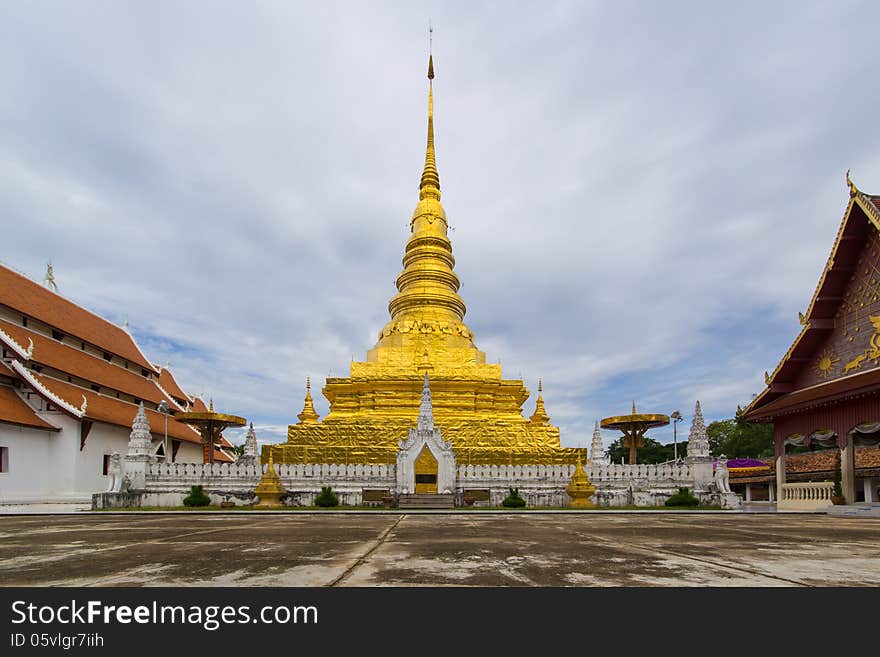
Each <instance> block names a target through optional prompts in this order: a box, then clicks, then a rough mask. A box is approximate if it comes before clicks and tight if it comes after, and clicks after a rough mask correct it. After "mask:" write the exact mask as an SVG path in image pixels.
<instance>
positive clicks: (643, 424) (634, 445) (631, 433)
mask: <svg viewBox="0 0 880 657" xmlns="http://www.w3.org/2000/svg"><path fill="white" fill-rule="evenodd" d="M599 424H600V426H601V427H602V428H603V429H616V430H618V431H621V432H623V446H624V447H629V462H630V463H631V464H634V463H636V458H637V454H638V449H639V447H644V446H645V433H647V431H648V429H653V428H654V427H665V426H666V425H667V424H669V416H668V415H662V414H660V413H636V403H635V402H633V408H632V413H630V414H629V415H612V416H611V417H606V418H605V419H604V420H602V421H601V422H600V423H599Z"/></svg>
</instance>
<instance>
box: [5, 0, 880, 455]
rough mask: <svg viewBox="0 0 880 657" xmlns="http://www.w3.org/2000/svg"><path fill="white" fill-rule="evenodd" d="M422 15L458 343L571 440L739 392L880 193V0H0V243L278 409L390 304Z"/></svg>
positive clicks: (240, 395)
mask: <svg viewBox="0 0 880 657" xmlns="http://www.w3.org/2000/svg"><path fill="white" fill-rule="evenodd" d="M429 18H430V20H431V21H432V22H433V25H434V27H435V31H434V57H435V64H436V72H437V78H436V80H435V113H436V135H437V149H438V151H437V162H438V168H439V170H440V177H441V182H442V187H443V194H444V196H443V202H444V205H445V207H446V210H447V213H448V215H449V218H450V223H451V225H452V226H453V227H454V229H455V230H454V232H452V233H451V237H452V240H453V248H454V252H455V256H456V259H457V265H456V271H457V273H458V275H459V276H460V278H461V280H462V283H463V284H462V289H461V295H462V297H463V298H464V300H465V302H466V303H467V304H468V315H467V318H466V321H467V322H468V324H469V326H470V327H471V329H472V330H473V331H474V333H475V336H476V342H477V345H478V346H479V347H480V348H481V349H483V350H484V351H485V352H486V353H487V358H488V359H489V360H490V361H492V362H495V361H497V360H498V359H500V360H501V363H502V366H503V368H504V375H505V377H508V378H524V379H525V381H526V384H527V386H528V387H529V388H530V389H531V390H533V391H534V390H536V388H537V380H538V378H543V380H544V389H545V395H544V396H545V399H546V402H547V409H548V411H549V413H550V415H551V416H552V418H553V420H554V422H555V423H557V424H558V425H559V426H560V427H561V429H562V436H563V444H565V445H588V444H589V440H590V435H591V432H592V426H593V422H594V421H595V420H596V419H597V418H601V417H605V416H607V415H613V414H619V413H623V412H627V411H628V410H629V408H630V405H631V402H632V400H633V399H635V400H636V403H637V404H638V406H639V408H642V409H644V410H646V411H651V412H665V413H670V412H671V411H673V410H675V409H680V410H681V411H682V413H683V414H684V415H685V418H686V421H685V422H684V423H683V424H682V425H679V433H680V434H681V433H684V434H685V435H686V433H687V430H688V425H689V421H690V419H691V414H692V412H693V404H694V400H695V399H700V400H701V401H702V402H703V409H704V412H705V415H706V416H707V421H711V420H712V419H720V418H726V417H731V416H732V415H733V413H734V411H735V409H736V406H737V404H745V403H746V402H748V401H749V399H750V398H751V395H752V394H753V393H757V392H759V391H760V390H761V389H762V388H763V372H764V370H772V369H773V367H774V366H775V365H776V363H777V362H778V360H779V358H780V357H781V356H782V354H783V353H784V352H785V350H786V349H787V348H788V346H789V344H790V343H791V340H792V339H793V338H794V336H795V335H796V334H797V331H798V322H797V312H798V311H799V310H801V311H803V310H806V306H807V304H808V302H809V299H810V297H811V295H812V292H813V289H814V287H815V284H816V281H817V280H818V276H819V274H820V272H821V270H822V267H823V266H824V263H825V260H826V258H827V256H828V252H829V250H830V247H831V244H832V242H833V239H834V235H835V232H836V230H837V226H838V224H839V222H840V219H841V216H842V213H843V210H844V208H845V205H846V202H847V190H846V186H845V184H844V172H845V171H846V169H847V168H851V169H852V172H853V173H852V175H853V178H854V180H855V181H856V183H857V184H859V185H860V187H861V188H863V189H864V190H865V191H867V192H868V193H880V149H878V142H877V135H878V132H877V128H878V124H877V120H876V119H877V115H878V107H880V85H878V84H877V62H878V61H880V45H878V41H877V25H878V24H880V4H878V3H876V2H871V1H870V0H866V1H864V2H858V1H853V2H846V1H841V0H836V1H834V2H823V3H808V2H801V1H798V2H790V3H788V2H775V3H765V2H742V3H703V2H696V1H694V2H662V3H659V2H648V1H647V0H645V1H643V2H620V1H614V2H607V3H606V2H588V3H579V2H578V3H547V2H541V3H538V2H531V3H527V2H519V3H504V4H503V5H502V4H500V3H497V2H487V3H483V4H480V3H472V2H467V3H465V2H451V3H439V2H436V3H389V4H381V3H369V4H367V3H354V2H352V3H320V4H319V3H291V2H277V3H271V2H254V3H251V2H249V3H241V2H211V3H208V2H177V1H175V2H150V3H134V2H130V3H118V2H110V1H106V2H88V1H78V2H75V3H73V2H70V3H49V2H43V3H35V2H25V1H21V2H15V1H12V2H4V3H2V4H0V83H2V87H3V88H2V92H0V215H2V226H3V231H2V235H3V240H2V248H0V260H2V261H3V262H4V263H5V264H6V265H8V266H10V267H12V268H14V269H16V270H18V271H21V272H23V273H25V274H27V275H29V276H31V277H32V278H35V279H41V278H42V276H43V273H44V272H45V267H46V262H47V261H48V260H51V261H52V263H53V265H54V267H55V273H56V277H57V280H58V283H59V286H60V289H61V292H62V293H63V294H64V295H66V296H68V297H69V298H71V299H73V300H75V301H77V302H79V303H81V304H82V305H85V306H86V307H88V308H90V309H93V310H95V311H96V312H98V313H100V314H102V315H104V316H105V317H107V318H108V319H110V320H112V321H115V322H118V323H120V324H121V323H122V322H123V321H125V319H126V318H127V319H128V320H129V322H130V323H131V327H132V330H133V333H134V334H135V337H136V339H137V340H138V341H139V343H140V344H141V346H142V348H143V349H144V351H145V352H146V353H147V355H148V356H149V357H150V358H152V359H153V360H154V361H155V362H157V363H163V364H164V363H165V362H170V363H171V366H172V369H173V370H174V371H175V372H176V373H177V376H178V378H179V379H180V380H181V382H182V384H183V385H184V388H185V389H187V390H188V391H190V392H191V393H195V394H203V395H205V396H206V397H207V396H210V397H213V398H214V401H215V405H217V406H218V407H219V408H221V409H223V410H224V411H227V412H232V413H236V414H239V415H244V416H247V417H248V418H249V419H252V420H253V421H254V422H255V424H256V425H257V428H258V434H259V436H260V438H261V440H263V441H277V440H281V439H282V438H283V436H284V435H285V434H286V425H287V424H289V423H290V422H293V421H295V415H296V413H298V412H299V410H300V409H301V407H302V397H303V392H304V391H303V384H304V380H305V377H306V376H307V375H311V376H312V377H313V379H316V380H319V381H323V379H324V377H326V376H327V375H328V374H332V375H334V376H340V375H345V374H346V373H347V371H348V364H349V362H350V361H351V359H352V357H354V358H355V359H359V360H360V359H363V358H364V356H365V353H366V351H367V349H369V348H370V347H371V346H372V345H373V343H374V341H375V336H376V333H377V331H378V329H379V328H381V327H382V325H383V324H384V323H385V322H386V320H387V302H388V300H389V299H390V298H391V296H393V294H394V292H395V288H394V283H393V282H394V279H395V277H396V275H397V274H398V272H399V271H400V258H401V255H402V253H403V246H404V244H405V241H406V238H407V236H408V222H409V218H410V215H411V213H412V210H413V208H414V207H415V203H416V201H417V199H418V181H419V176H420V173H421V165H422V162H423V158H424V142H425V122H426V119H425V115H426V93H427V87H426V79H425V66H426V59H427V56H426V49H427V34H426V32H427V30H426V28H427V25H428V21H429ZM872 117H873V120H872ZM316 406H317V408H318V411H319V413H321V414H322V415H323V414H324V413H326V411H327V402H326V400H324V399H323V397H320V396H319V398H318V399H316ZM533 408H534V402H533V400H529V401H528V402H526V406H525V412H526V415H529V414H531V412H532V410H533ZM654 436H655V437H656V438H658V439H660V440H661V441H663V442H669V441H671V440H672V429H671V428H669V429H663V430H657V431H655V432H654ZM605 438H606V444H607V443H609V442H610V441H611V439H612V438H613V434H612V433H611V432H608V433H606V434H605Z"/></svg>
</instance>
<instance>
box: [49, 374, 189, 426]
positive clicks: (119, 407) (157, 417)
mask: <svg viewBox="0 0 880 657" xmlns="http://www.w3.org/2000/svg"><path fill="white" fill-rule="evenodd" d="M32 374H33V375H34V377H35V378H36V379H37V380H38V381H39V382H40V383H41V384H42V385H44V386H45V387H46V388H48V389H49V391H50V392H52V393H53V394H55V395H57V396H58V397H60V398H61V399H63V400H64V401H66V402H67V403H68V404H70V405H71V406H73V407H75V408H81V407H82V398H83V397H85V398H86V402H87V406H86V415H85V417H86V419H89V420H97V421H100V422H107V423H108V424H115V425H118V426H120V427H126V428H131V424H132V422H133V421H134V416H135V415H136V414H137V409H138V407H137V404H132V403H129V402H126V401H122V400H121V399H116V398H115V397H107V396H106V395H101V394H99V393H97V392H94V391H93V390H87V389H85V388H80V387H79V386H76V385H74V384H72V383H67V382H66V381H59V380H58V379H54V378H51V377H48V376H45V375H43V374H37V373H36V372H32ZM146 414H147V419H148V420H149V422H150V431H151V432H153V433H154V434H155V435H157V436H163V435H165V416H164V415H163V414H162V413H159V412H157V411H153V410H150V409H146ZM168 435H169V436H170V437H173V438H177V439H179V440H183V441H185V442H188V443H198V444H201V442H202V438H201V435H200V434H199V432H198V431H196V430H195V429H193V428H192V427H190V426H189V425H186V424H183V423H181V422H177V421H176V420H174V418H173V416H169V418H168Z"/></svg>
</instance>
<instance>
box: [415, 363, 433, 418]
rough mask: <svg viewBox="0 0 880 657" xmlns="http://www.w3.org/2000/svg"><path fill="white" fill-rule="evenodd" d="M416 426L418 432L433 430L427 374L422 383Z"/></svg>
mask: <svg viewBox="0 0 880 657" xmlns="http://www.w3.org/2000/svg"><path fill="white" fill-rule="evenodd" d="M416 426H417V427H418V430H419V431H433V430H434V403H433V401H432V400H431V383H430V381H429V380H428V373H427V372H425V378H424V382H423V383H422V399H421V401H420V402H419V419H418V424H417V425H416Z"/></svg>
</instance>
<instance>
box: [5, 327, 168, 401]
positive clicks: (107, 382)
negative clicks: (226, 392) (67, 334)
mask: <svg viewBox="0 0 880 657" xmlns="http://www.w3.org/2000/svg"><path fill="white" fill-rule="evenodd" d="M0 330H2V331H3V332H4V333H6V334H7V335H9V336H10V337H11V338H12V339H13V340H15V342H16V343H17V344H18V345H19V346H22V347H27V346H28V345H29V342H28V341H29V340H31V341H33V344H34V350H33V353H32V354H31V359H30V360H31V362H35V363H39V364H42V365H46V366H47V367H51V368H53V369H55V370H59V371H61V372H65V373H67V374H71V375H72V376H75V377H78V378H80V379H85V380H86V381H89V382H91V383H98V384H100V385H102V386H104V387H106V388H112V389H113V390H118V391H119V392H124V393H127V394H129V395H131V396H132V397H136V398H138V399H144V400H147V401H151V402H153V403H155V404H158V403H159V402H161V401H162V400H163V399H168V398H167V397H166V396H165V395H164V394H162V391H161V390H160V389H159V387H158V386H157V385H156V384H155V382H153V381H152V380H150V379H147V378H145V377H143V376H141V374H140V373H135V372H131V371H129V370H126V369H123V368H122V367H120V366H118V365H113V364H112V363H108V362H107V361H106V360H104V359H103V358H98V357H97V356H93V355H91V354H89V353H86V352H85V351H82V350H80V349H77V348H76V347H71V346H70V345H66V344H62V343H61V342H58V341H57V340H54V339H52V338H47V337H46V336H44V335H42V334H40V333H36V332H34V331H31V330H29V329H26V328H24V327H22V326H17V325H15V324H12V323H11V322H7V321H5V320H3V319H0ZM0 342H5V340H4V339H3V336H2V334H0ZM168 401H169V402H170V401H172V400H171V399H168ZM172 408H173V407H172Z"/></svg>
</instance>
